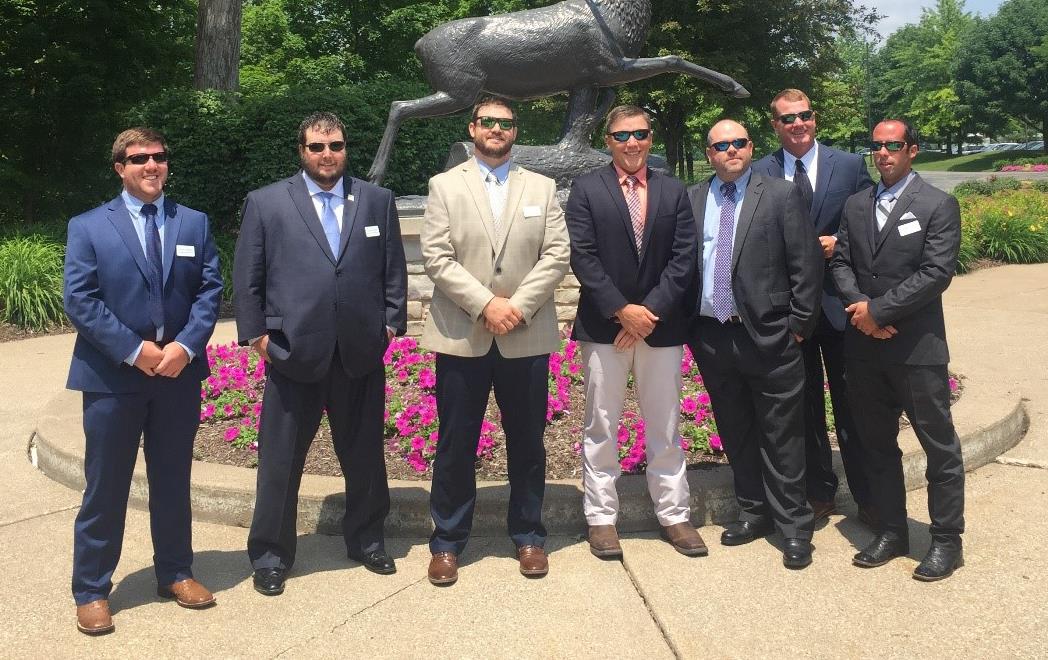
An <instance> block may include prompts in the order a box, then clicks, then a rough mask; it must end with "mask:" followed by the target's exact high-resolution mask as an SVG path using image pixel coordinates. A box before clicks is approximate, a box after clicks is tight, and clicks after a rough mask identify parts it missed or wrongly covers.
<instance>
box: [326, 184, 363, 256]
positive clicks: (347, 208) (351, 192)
mask: <svg viewBox="0 0 1048 660" xmlns="http://www.w3.org/2000/svg"><path fill="white" fill-rule="evenodd" d="M357 183H358V182H357V180H356V179H354V178H353V177H349V176H343V177H342V194H343V195H345V201H343V203H342V233H341V234H340V236H339V241H338V256H337V257H336V258H335V262H336V263H337V262H339V261H340V260H341V259H342V255H343V254H345V253H346V246H347V245H349V237H350V236H352V235H353V225H355V224H356V222H357V209H358V208H360V201H359V200H358V199H357V197H359V196H360V186H358V185H357ZM325 240H326V237H325Z"/></svg>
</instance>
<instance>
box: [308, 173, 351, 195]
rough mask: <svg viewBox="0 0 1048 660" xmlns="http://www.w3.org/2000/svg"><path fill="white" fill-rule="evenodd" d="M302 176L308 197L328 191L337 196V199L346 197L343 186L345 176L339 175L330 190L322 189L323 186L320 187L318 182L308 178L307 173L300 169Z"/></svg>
mask: <svg viewBox="0 0 1048 660" xmlns="http://www.w3.org/2000/svg"><path fill="white" fill-rule="evenodd" d="M302 178H303V179H304V180H305V182H306V190H308V191H309V196H310V197H316V195H317V194H318V193H322V192H328V193H331V194H332V195H334V196H335V197H337V198H338V199H345V198H346V193H345V186H344V182H345V180H346V178H345V177H339V180H338V182H336V183H335V187H334V188H332V189H331V190H324V189H323V188H321V187H320V184H319V183H317V182H316V181H314V180H313V179H310V178H309V175H308V174H306V171H305V170H302Z"/></svg>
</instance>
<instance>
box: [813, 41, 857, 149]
mask: <svg viewBox="0 0 1048 660" xmlns="http://www.w3.org/2000/svg"><path fill="white" fill-rule="evenodd" d="M833 47H834V49H835V50H836V51H837V58H838V59H839V60H840V62H841V66H840V68H839V69H836V70H834V71H830V72H828V73H827V74H825V75H824V76H821V77H818V78H816V79H815V81H814V83H813V85H812V92H811V94H810V96H811V98H812V104H813V106H814V107H815V108H816V109H817V110H818V113H819V139H820V140H822V141H826V142H833V143H835V144H837V145H839V146H843V145H847V146H848V147H849V148H850V149H851V150H852V151H854V150H855V147H856V144H857V142H858V141H860V140H864V139H865V138H867V137H869V131H870V126H869V123H870V113H869V98H868V94H867V91H868V90H867V86H868V84H869V58H870V44H869V42H867V41H865V40H863V39H859V38H858V37H855V36H842V37H840V38H838V39H837V41H836V42H835V43H834V46H833Z"/></svg>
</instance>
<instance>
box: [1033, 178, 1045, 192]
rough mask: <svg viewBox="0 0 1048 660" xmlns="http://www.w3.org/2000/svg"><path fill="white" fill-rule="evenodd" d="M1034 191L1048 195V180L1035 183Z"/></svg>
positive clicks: (1039, 180)
mask: <svg viewBox="0 0 1048 660" xmlns="http://www.w3.org/2000/svg"><path fill="white" fill-rule="evenodd" d="M1033 189H1034V190H1036V191H1038V192H1043V193H1048V179H1038V180H1036V181H1034V182H1033Z"/></svg>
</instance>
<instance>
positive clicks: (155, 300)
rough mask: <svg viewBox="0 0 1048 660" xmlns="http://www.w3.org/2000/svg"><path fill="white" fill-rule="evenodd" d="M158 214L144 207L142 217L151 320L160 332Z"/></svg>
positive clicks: (161, 286) (161, 269)
mask: <svg viewBox="0 0 1048 660" xmlns="http://www.w3.org/2000/svg"><path fill="white" fill-rule="evenodd" d="M156 213H157V208H156V205H154V204H144V205H143V206H142V216H143V217H144V218H145V219H146V259H147V260H148V261H149V320H150V321H152V322H153V326H154V327H155V328H156V329H157V330H158V331H159V330H160V328H162V327H164V256H163V251H162V250H161V248H160V231H159V230H158V229H157V226H156ZM157 339H161V337H157Z"/></svg>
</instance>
